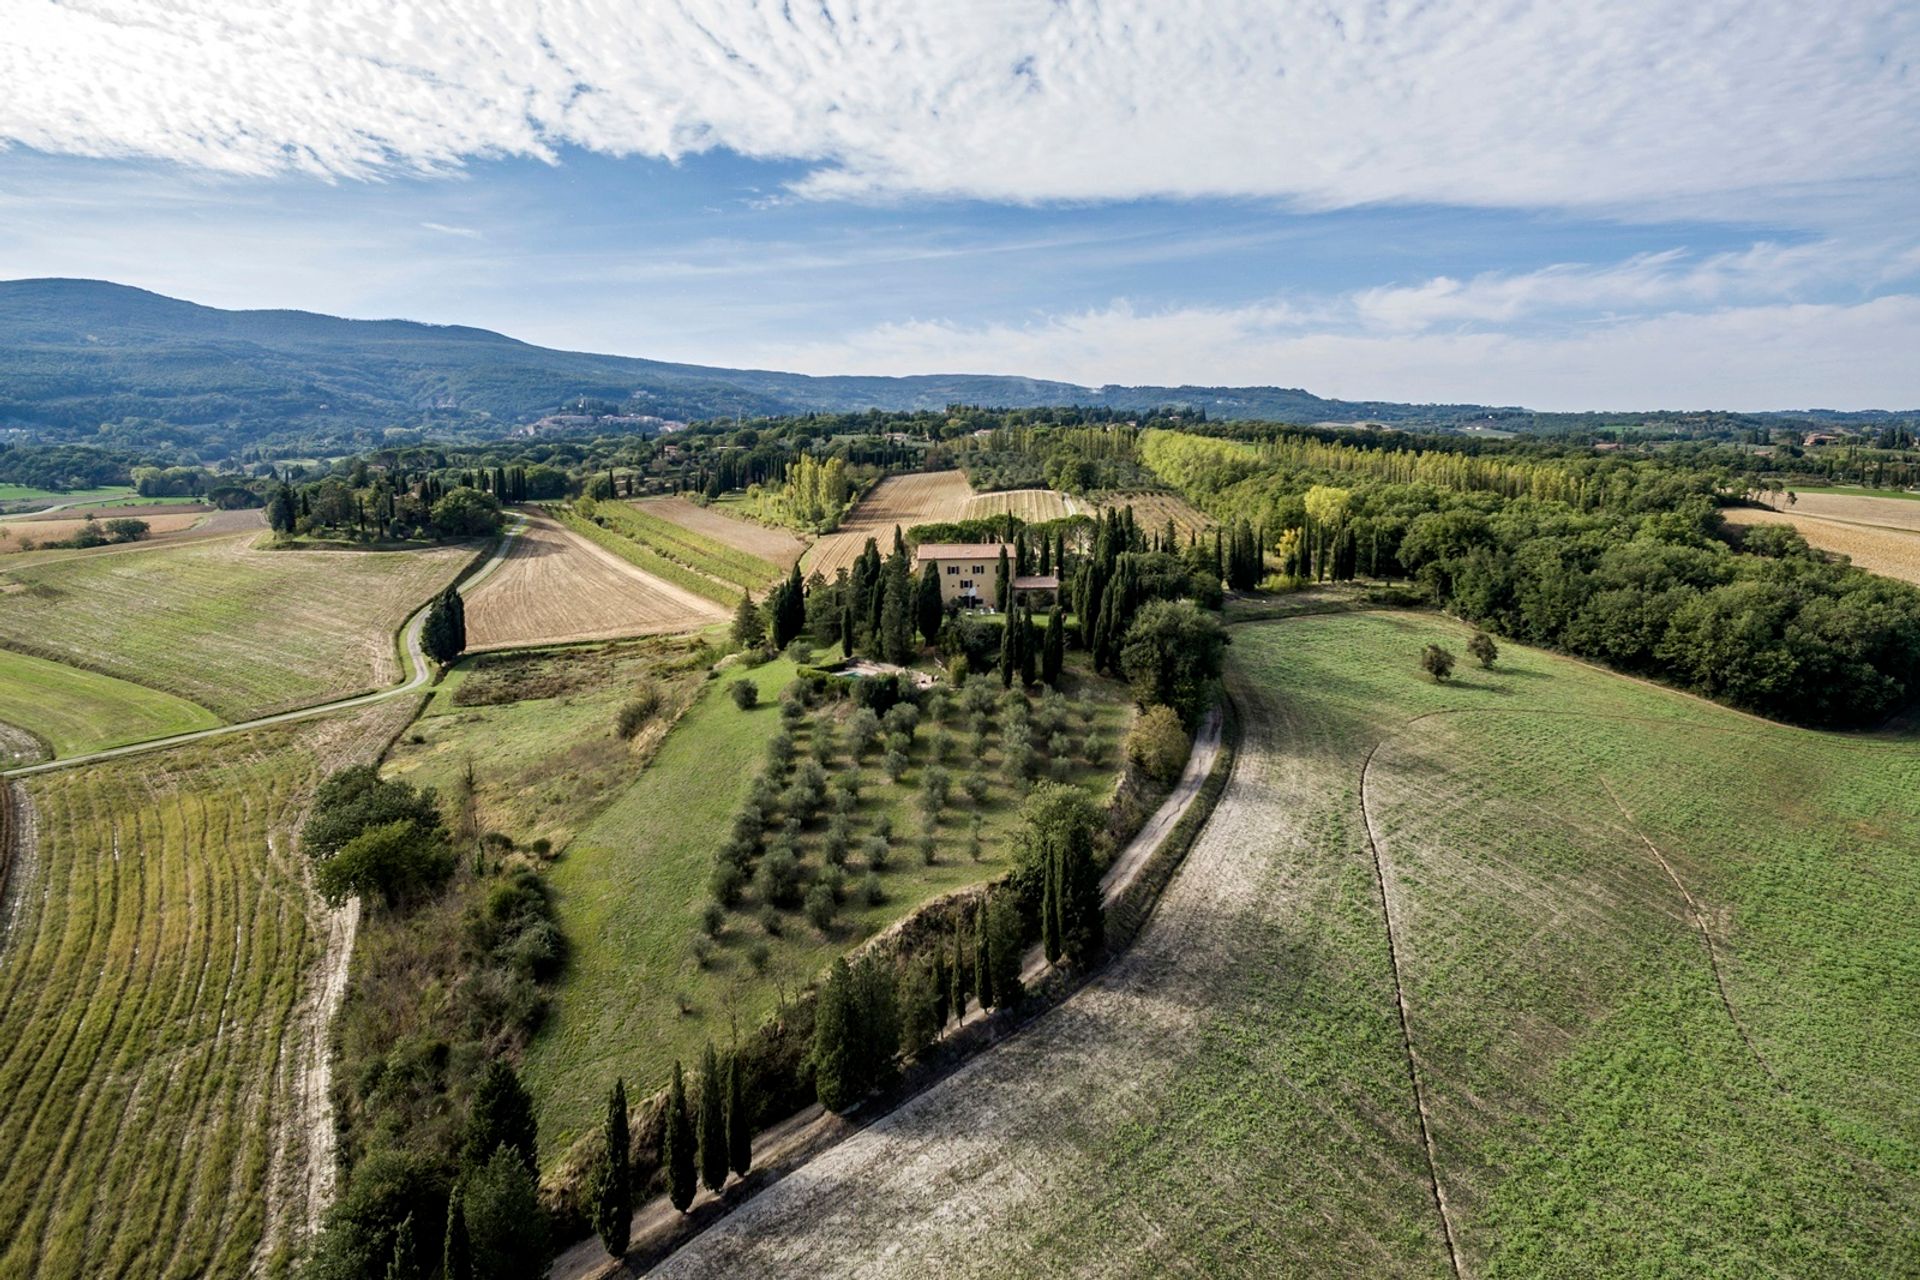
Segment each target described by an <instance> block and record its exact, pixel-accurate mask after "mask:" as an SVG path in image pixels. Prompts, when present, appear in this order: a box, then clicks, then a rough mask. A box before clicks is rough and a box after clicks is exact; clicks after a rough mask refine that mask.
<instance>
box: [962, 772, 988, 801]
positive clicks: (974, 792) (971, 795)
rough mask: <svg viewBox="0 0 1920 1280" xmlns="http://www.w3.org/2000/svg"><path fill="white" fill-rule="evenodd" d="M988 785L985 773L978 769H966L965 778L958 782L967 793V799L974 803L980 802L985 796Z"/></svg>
mask: <svg viewBox="0 0 1920 1280" xmlns="http://www.w3.org/2000/svg"><path fill="white" fill-rule="evenodd" d="M989 785H990V784H989V783H988V782H987V775H986V774H984V773H982V772H980V770H978V769H972V770H969V771H968V773H967V777H966V780H965V781H964V782H962V783H961V784H960V787H961V789H962V790H964V791H965V792H966V793H967V799H969V800H971V801H973V802H974V803H975V804H981V803H984V802H985V800H986V798H987V792H988V789H989Z"/></svg>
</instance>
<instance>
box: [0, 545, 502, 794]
mask: <svg viewBox="0 0 1920 1280" xmlns="http://www.w3.org/2000/svg"><path fill="white" fill-rule="evenodd" d="M525 528H526V521H525V520H523V519H522V518H521V517H519V516H515V517H514V518H513V523H512V524H511V525H510V526H509V527H508V528H507V530H506V532H505V533H503V534H502V535H501V537H500V545H499V546H497V547H495V548H494V551H493V554H492V555H491V556H489V557H488V558H487V562H486V563H485V564H483V565H481V566H480V568H479V569H478V570H476V571H475V572H474V573H473V574H471V575H470V576H469V577H468V578H467V580H466V581H465V582H463V583H461V584H460V594H462V595H465V594H467V593H468V592H469V591H471V590H472V589H473V588H474V587H476V586H478V585H479V584H480V583H482V582H484V581H485V580H486V579H487V578H488V577H490V576H491V575H492V574H493V572H494V571H495V570H496V569H498V568H499V567H500V564H501V562H502V561H504V560H505V559H506V558H507V553H508V552H509V551H510V550H512V548H513V540H514V539H515V538H517V537H519V536H520V534H521V532H522V531H523V530H524V529H525ZM431 607H432V601H428V602H427V603H426V604H423V605H421V606H420V607H419V608H418V609H416V610H415V611H414V613H413V616H412V617H410V618H408V619H407V623H406V626H404V627H403V628H401V632H400V640H401V646H400V648H401V653H402V654H403V656H404V657H405V659H406V666H407V676H406V678H405V679H404V680H402V681H401V682H400V683H399V684H396V685H392V686H390V687H388V688H385V689H379V690H375V691H374V692H372V693H360V694H354V695H352V696H351V697H346V698H335V699H333V700H332V701H331V702H317V703H315V704H314V705H312V706H310V707H297V708H295V709H294V710H292V711H282V712H280V713H278V714H277V715H270V716H261V717H259V718H258V719H254V720H240V721H236V722H235V723H233V724H223V725H216V726H215V727H214V728H211V729H196V730H195V731H193V732H192V733H176V734H173V735H171V736H169V737H165V738H148V739H146V740H145V741H142V742H130V743H128V744H126V745H125V746H120V747H110V748H108V749H107V750H105V751H89V752H88V753H86V754H85V755H78V756H67V757H64V758H62V759H57V760H43V761H41V762H40V763H38V764H27V765H21V766H19V767H18V768H14V769H7V770H4V771H0V778H24V777H26V776H28V775H29V774H35V773H46V772H48V771H50V770H53V769H67V768H71V767H73V766H75V765H82V764H95V763H97V762H99V761H101V760H116V759H118V758H120V757H121V756H131V755H138V754H140V753H141V752H144V751H164V750H166V749H167V748H168V747H177V746H180V745H181V744H182V743H187V742H198V741H199V740H201V739H202V738H218V737H222V736H224V735H226V734H230V733H245V732H247V731H248V730H250V729H259V728H263V727H265V726H267V725H274V724H286V723H288V722H289V721H293V720H306V719H309V718H311V717H313V716H324V715H331V714H333V713H334V712H336V711H348V710H351V709H353V708H355V707H364V706H367V705H368V704H369V703H374V702H385V701H386V700H387V699H389V698H400V697H405V696H406V695H407V694H409V693H413V692H415V691H417V690H419V689H421V688H424V687H425V686H426V684H427V682H428V681H429V680H431V679H432V678H433V669H432V667H431V666H429V665H428V663H427V655H426V652H425V651H424V650H423V649H421V647H420V633H421V631H422V630H423V629H424V628H425V627H426V624H427V610H428V609H429V608H431Z"/></svg>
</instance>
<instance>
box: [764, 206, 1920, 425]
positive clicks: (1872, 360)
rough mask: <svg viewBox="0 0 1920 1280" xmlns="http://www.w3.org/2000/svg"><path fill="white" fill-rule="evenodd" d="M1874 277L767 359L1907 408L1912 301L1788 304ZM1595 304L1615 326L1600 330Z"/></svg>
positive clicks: (1699, 265) (1543, 289) (1326, 386)
mask: <svg viewBox="0 0 1920 1280" xmlns="http://www.w3.org/2000/svg"><path fill="white" fill-rule="evenodd" d="M1890 272H1891V273H1892V278H1899V279H1906V280H1908V281H1911V279H1912V278H1913V277H1915V276H1916V275H1920V255H1916V254H1915V253H1914V252H1913V251H1912V250H1911V249H1908V250H1906V251H1904V252H1902V251H1898V250H1896V249H1893V248H1891V247H1887V246H1881V247H1879V248H1877V249H1872V250H1868V249H1851V248H1847V247H1843V246H1841V245H1837V244H1831V243H1822V244H1815V245H1807V246H1799V247H1795V248H1782V247H1780V246H1776V245H1771V244H1761V245H1756V246H1754V247H1753V248H1752V249H1750V250H1748V251H1746V252H1743V253H1729V254H1716V255H1712V256H1709V257H1706V258H1703V259H1700V260H1692V259H1689V258H1688V257H1687V256H1686V255H1684V254H1681V253H1678V252H1676V253H1671V254H1650V255H1640V256H1637V257H1634V258H1631V259H1628V260H1626V261H1624V262H1620V263H1616V264H1612V265H1608V266H1594V265H1568V266H1555V267H1548V268H1544V269H1541V270H1538V271H1531V272H1521V273H1490V274H1487V275H1484V276H1480V277H1476V278H1474V279H1471V280H1466V281H1461V280H1452V279H1447V278H1445V277H1436V278H1434V279H1432V280H1429V281H1426V282H1425V283H1422V284H1418V285H1410V286H1395V287H1390V288H1367V289H1360V290H1354V291H1351V292H1348V293H1345V294H1340V295H1337V296H1333V297H1321V298H1313V297H1307V298H1299V297H1281V298H1275V299H1271V300H1267V301H1263V302H1259V303H1254V304H1250V305H1245V306H1230V307H1175V308H1166V309H1160V310H1137V309H1136V308H1134V307H1133V306H1131V305H1129V304H1127V303H1125V302H1118V303H1115V304H1114V305H1112V306H1108V307H1101V308H1096V309H1090V310H1083V311H1078V312H1072V313H1067V314H1055V315H1047V316H1044V317H1040V318H1036V319H1034V320H1031V321H1029V322H1027V323H1024V324H1009V323H992V324H982V325H956V324H952V323H948V322H944V321H925V320H921V321H909V322H904V323H894V324H885V325H879V326H875V327H873V328H871V329H869V330H866V331H864V332H860V333H855V334H850V335H847V336H846V337H844V338H840V339H837V340H832V341H822V342H815V343H810V344H806V345H803V346H799V347H795V346H792V345H784V346H783V347H782V348H781V349H780V352H779V355H780V358H781V359H782V360H783V361H784V362H785V364H786V366H787V367H793V368H798V369H800V370H802V371H805V372H814V373H829V372H831V373H845V372H858V373H869V374H908V373H918V372H925V371H926V370H929V369H943V370H964V371H967V372H974V373H1007V374H1025V375H1029V376H1035V377H1047V378H1057V379H1060V380H1063V381H1068V382H1075V383H1079V384H1081V385H1083V386H1100V385H1104V384H1107V383H1113V382H1125V383H1133V384H1155V383H1158V384H1171V385H1179V384H1195V385H1203V386H1234V385H1242V386H1244V385H1269V386H1304V387H1307V388H1308V389H1310V390H1312V391H1314V392H1316V393H1318V394H1321V395H1325V396H1329V397H1334V398H1351V399H1381V400H1410V401H1417V402H1455V403H1484V404H1524V405H1527V406H1530V407H1533V408H1540V409H1591V408H1607V409H1627V410H1631V409H1652V408H1724V409H1748V410H1758V409H1782V408H1839V409H1857V408H1885V407H1890V406H1903V407H1904V406H1911V405H1916V404H1920V366H1917V365H1916V364H1915V363H1914V360H1913V358H1912V353H1913V352H1915V351H1920V296H1916V295H1915V294H1913V293H1905V292H1889V293H1885V294H1883V295H1881V296H1878V297H1868V296H1865V291H1864V290H1860V291H1858V292H1857V294H1856V299H1855V300H1849V301H1831V300H1821V301H1805V300H1791V295H1792V293H1793V292H1794V288H1795V285H1796V284H1798V283H1805V284H1807V285H1809V286H1819V290H1818V291H1819V292H1821V293H1823V294H1831V293H1832V292H1834V286H1835V285H1836V283H1840V284H1844V283H1845V282H1847V281H1848V280H1849V279H1851V280H1853V281H1854V283H1856V284H1865V283H1868V282H1873V283H1878V282H1880V281H1882V280H1884V279H1887V278H1889V273H1890ZM1610 305H1611V306H1615V307H1618V308H1620V309H1619V310H1618V311H1617V312H1615V313H1613V314H1605V309H1606V308H1608V307H1609V306H1610ZM772 355H773V353H772V352H767V353H762V358H763V359H770V358H772ZM1623 388H1631V390H1626V391H1623Z"/></svg>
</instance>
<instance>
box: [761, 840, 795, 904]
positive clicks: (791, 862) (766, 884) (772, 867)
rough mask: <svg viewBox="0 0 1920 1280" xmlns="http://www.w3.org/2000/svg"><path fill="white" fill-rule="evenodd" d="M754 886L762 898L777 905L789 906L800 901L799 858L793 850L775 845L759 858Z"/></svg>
mask: <svg viewBox="0 0 1920 1280" xmlns="http://www.w3.org/2000/svg"><path fill="white" fill-rule="evenodd" d="M756 888H758V890H759V892H760V897H761V899H762V900H764V901H766V902H769V903H771V904H773V905H774V906H777V907H791V906H794V905H796V904H797V903H798V902H799V901H800V860H799V859H798V858H796V857H795V856H794V854H793V850H791V849H789V848H787V847H786V846H785V845H777V846H775V847H774V848H772V849H770V850H768V851H767V856H766V857H764V858H762V859H760V871H759V873H758V875H757V877H756Z"/></svg>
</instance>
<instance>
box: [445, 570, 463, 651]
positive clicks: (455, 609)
mask: <svg viewBox="0 0 1920 1280" xmlns="http://www.w3.org/2000/svg"><path fill="white" fill-rule="evenodd" d="M446 594H447V616H448V618H449V619H450V620H451V622H452V626H453V643H454V652H455V653H465V652H466V651H467V598H466V597H465V596H463V595H461V594H460V588H458V587H455V586H449V587H448V588H447V593H446Z"/></svg>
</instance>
